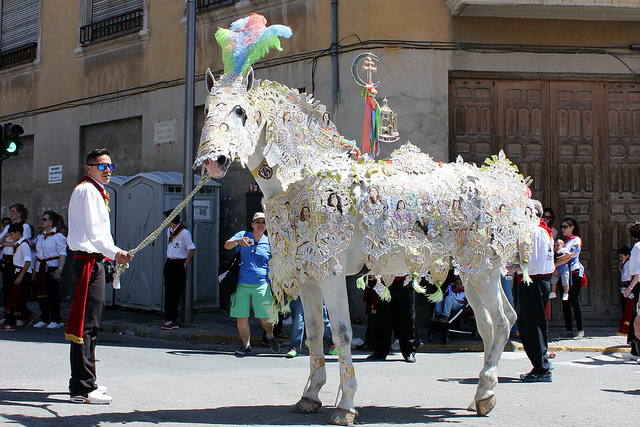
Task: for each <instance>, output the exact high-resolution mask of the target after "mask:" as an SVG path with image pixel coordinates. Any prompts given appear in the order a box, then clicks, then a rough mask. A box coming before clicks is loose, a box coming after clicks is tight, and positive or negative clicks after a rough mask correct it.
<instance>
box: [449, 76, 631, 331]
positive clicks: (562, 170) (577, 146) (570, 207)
mask: <svg viewBox="0 0 640 427" xmlns="http://www.w3.org/2000/svg"><path fill="white" fill-rule="evenodd" d="M449 150H450V156H451V158H452V159H455V157H456V156H457V155H461V156H462V157H463V158H464V159H465V161H468V162H475V163H476V164H478V165H480V164H482V163H483V162H484V159H486V158H487V157H489V156H490V155H492V154H496V153H498V152H499V151H500V150H504V152H505V154H506V155H507V157H508V158H509V159H510V160H511V161H512V162H514V163H515V164H516V165H517V166H518V168H519V169H520V172H521V173H522V174H523V175H524V176H525V177H527V176H530V177H531V178H532V179H533V183H532V185H531V190H532V193H533V197H534V198H536V199H538V200H540V201H542V204H543V205H544V206H551V207H552V208H553V209H554V211H555V213H556V220H555V222H554V224H553V225H554V226H555V228H557V229H559V228H560V221H561V220H562V218H564V217H572V218H574V219H575V220H576V221H577V222H578V223H579V226H580V236H581V238H582V241H583V248H582V253H581V256H580V261H581V262H582V264H583V265H584V266H585V268H586V271H587V276H588V277H589V285H588V286H587V287H586V288H583V289H582V294H581V299H582V305H583V313H584V316H585V319H588V320H603V321H607V322H608V323H610V321H613V320H615V319H619V318H620V317H621V308H620V303H619V295H620V292H619V283H620V273H619V271H618V256H617V250H618V248H620V247H621V246H624V245H627V246H629V247H631V246H632V241H631V239H630V237H629V235H628V232H627V226H628V224H629V223H630V222H632V221H635V220H640V195H639V190H640V82H639V81H635V82H634V81H614V80H601V79H595V78H594V79H585V80H577V79H574V80H566V79H561V78H557V79H554V78H537V77H536V78H531V79H517V78H479V77H475V76H464V75H459V76H456V75H451V76H450V79H449ZM552 318H553V319H554V320H558V321H559V320H560V319H562V316H561V314H560V304H559V303H557V302H556V303H553V304H552Z"/></svg>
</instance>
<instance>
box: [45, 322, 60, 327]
mask: <svg viewBox="0 0 640 427" xmlns="http://www.w3.org/2000/svg"><path fill="white" fill-rule="evenodd" d="M59 327H60V324H59V323H56V322H51V323H49V324H48V325H47V329H58V328H59Z"/></svg>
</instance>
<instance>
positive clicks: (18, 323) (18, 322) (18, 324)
mask: <svg viewBox="0 0 640 427" xmlns="http://www.w3.org/2000/svg"><path fill="white" fill-rule="evenodd" d="M16 326H17V327H18V328H22V327H23V326H24V320H18V321H16Z"/></svg>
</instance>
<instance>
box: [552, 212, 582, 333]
mask: <svg viewBox="0 0 640 427" xmlns="http://www.w3.org/2000/svg"><path fill="white" fill-rule="evenodd" d="M560 232H561V233H562V238H563V239H564V241H565V245H564V247H565V248H566V249H568V250H569V252H570V254H565V255H561V256H560V257H558V259H557V260H556V264H564V263H568V264H569V271H570V272H571V281H570V283H569V299H568V300H566V301H562V314H563V315H564V326H565V328H566V331H565V336H566V337H573V339H576V340H579V339H582V338H584V327H583V325H582V307H581V305H580V290H581V289H582V287H583V285H586V276H585V275H584V267H583V266H582V264H580V251H581V250H582V240H581V239H580V229H579V226H578V223H577V222H576V220H575V219H573V218H565V219H563V220H562V222H561V223H560ZM583 282H584V284H583ZM572 310H573V315H574V316H575V319H576V326H577V332H576V334H575V335H574V334H573V325H572V322H571V312H572Z"/></svg>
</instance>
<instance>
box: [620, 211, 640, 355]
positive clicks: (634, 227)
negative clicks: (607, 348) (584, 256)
mask: <svg viewBox="0 0 640 427" xmlns="http://www.w3.org/2000/svg"><path fill="white" fill-rule="evenodd" d="M629 234H630V235H631V238H632V239H633V240H635V242H636V243H635V244H634V245H633V249H631V255H630V256H629V274H630V275H631V282H629V286H628V287H627V288H626V289H625V290H624V291H623V295H624V296H625V297H628V296H629V295H630V294H632V293H633V295H634V301H635V304H634V305H635V307H634V310H633V312H632V314H631V320H630V322H629V334H628V339H629V340H631V341H630V342H629V343H630V344H631V354H632V355H633V356H635V357H638V356H640V341H639V340H640V325H639V324H638V323H639V322H638V319H640V316H638V310H639V308H638V305H639V304H640V302H638V293H639V292H638V279H639V278H640V221H636V222H634V223H633V224H631V225H629ZM634 335H635V337H634ZM633 338H635V339H633Z"/></svg>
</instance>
